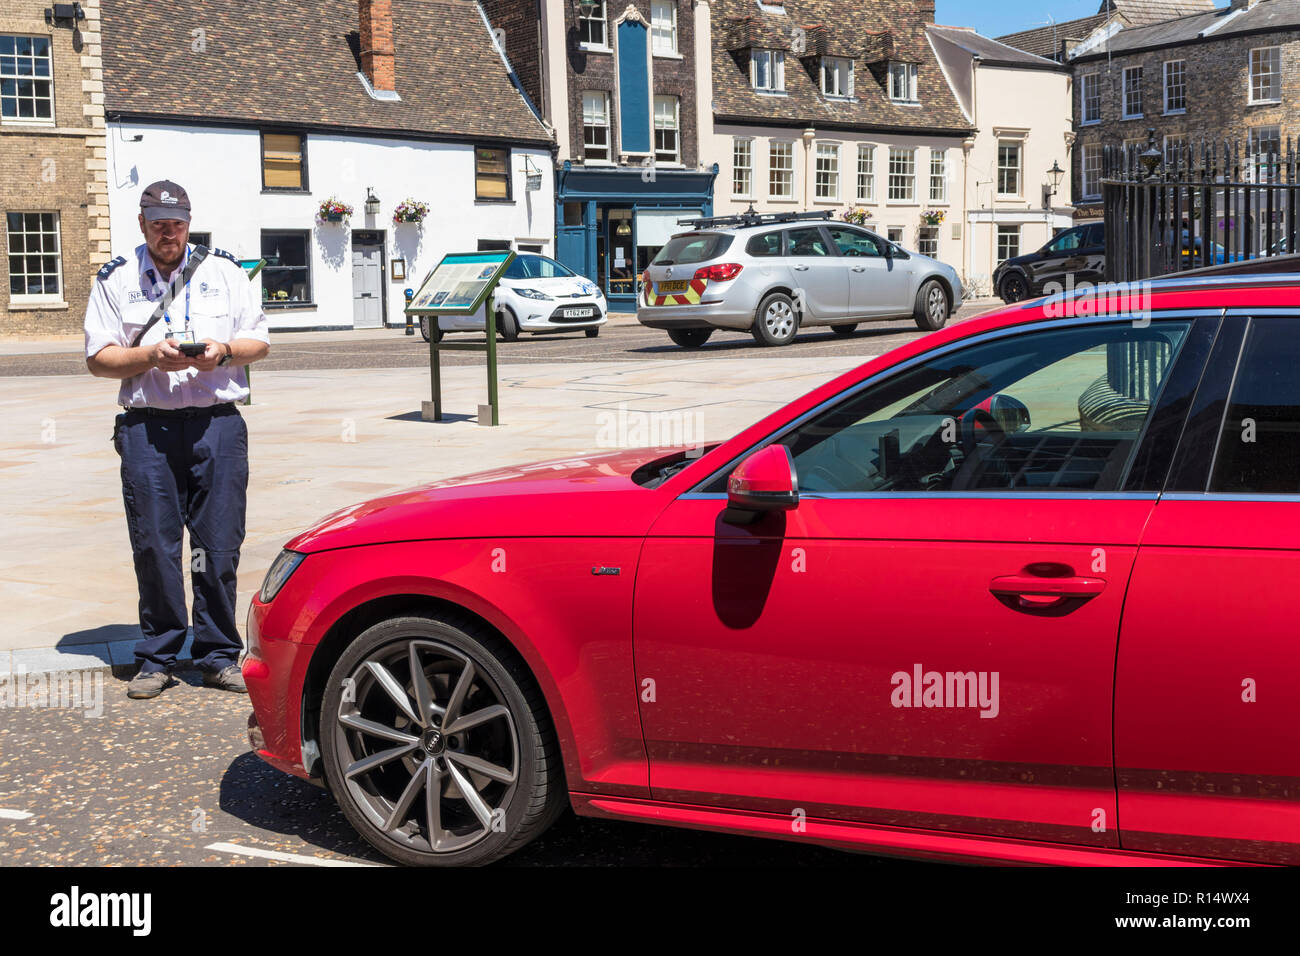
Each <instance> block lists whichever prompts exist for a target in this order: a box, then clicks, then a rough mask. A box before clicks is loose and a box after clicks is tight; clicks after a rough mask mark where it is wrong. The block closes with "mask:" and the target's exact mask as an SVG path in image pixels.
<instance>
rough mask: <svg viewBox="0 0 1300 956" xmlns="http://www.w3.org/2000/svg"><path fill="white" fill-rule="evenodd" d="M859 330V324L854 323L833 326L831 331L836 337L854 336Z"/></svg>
mask: <svg viewBox="0 0 1300 956" xmlns="http://www.w3.org/2000/svg"><path fill="white" fill-rule="evenodd" d="M857 329H858V323H856V322H854V323H853V324H852V325H832V326H831V331H832V332H834V333H835V334H836V335H852V334H853V333H854V332H856V331H857Z"/></svg>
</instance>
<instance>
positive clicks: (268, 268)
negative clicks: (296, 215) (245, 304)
mask: <svg viewBox="0 0 1300 956" xmlns="http://www.w3.org/2000/svg"><path fill="white" fill-rule="evenodd" d="M268 235H275V236H296V237H298V238H301V239H302V242H303V252H304V260H305V265H302V266H284V265H278V266H273V265H270V264H267V265H265V266H263V267H262V270H261V272H260V273H259V275H260V276H261V279H260V280H259V282H258V287H259V289H265V288H266V286H265V285H264V284H263V283H264V282H265V279H266V277H267V276H268V275H270V274H271V273H273V272H275V271H277V270H280V269H292V270H298V269H305V270H306V274H307V281H306V283H305V284H306V287H307V298H306V300H303V301H299V302H294V301H292V300H288V301H285V302H280V301H278V300H275V299H268V298H266V297H265V295H263V296H262V300H261V303H262V311H266V310H267V309H268V308H270V309H277V310H278V309H306V308H315V307H316V304H317V303H316V286H315V281H314V280H315V275H314V270H313V269H312V234H311V230H310V229H259V230H258V233H257V241H258V246H257V248H258V254H259V255H261V256H265V253H264V252H262V249H263V248H264V245H263V244H264V243H265V241H266V237H267V236H268Z"/></svg>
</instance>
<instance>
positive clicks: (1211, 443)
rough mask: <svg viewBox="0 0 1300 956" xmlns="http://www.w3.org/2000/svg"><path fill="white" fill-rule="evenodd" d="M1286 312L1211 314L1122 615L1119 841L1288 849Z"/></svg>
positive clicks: (1290, 856) (1298, 532) (1290, 699)
mask: <svg viewBox="0 0 1300 956" xmlns="http://www.w3.org/2000/svg"><path fill="white" fill-rule="evenodd" d="M1297 323H1300V316H1293V315H1273V316H1256V317H1253V318H1247V317H1245V316H1241V315H1237V316H1230V317H1228V318H1227V319H1226V320H1225V322H1224V328H1223V331H1222V332H1221V334H1220V337H1219V342H1218V343H1217V344H1216V346H1215V352H1214V356H1213V358H1212V361H1211V365H1210V367H1209V368H1208V370H1207V372H1206V376H1205V381H1204V382H1202V384H1201V387H1200V389H1199V391H1198V392H1197V395H1196V402H1195V406H1194V408H1193V412H1192V415H1191V417H1190V419H1189V421H1188V425H1187V429H1186V432H1185V434H1184V437H1183V440H1182V443H1181V445H1180V447H1179V451H1178V458H1177V461H1176V464H1175V466H1174V469H1173V473H1172V475H1171V477H1170V481H1169V489H1168V490H1167V491H1166V492H1165V494H1164V495H1163V496H1162V497H1161V499H1160V503H1159V504H1158V505H1157V506H1156V508H1155V510H1154V513H1153V514H1152V518H1151V524H1150V527H1149V529H1148V531H1147V533H1146V536H1145V538H1144V540H1143V542H1142V546H1141V549H1140V550H1139V552H1138V557H1137V561H1136V563H1135V565H1134V569H1133V580H1132V583H1131V584H1130V587H1129V599H1128V604H1127V606H1126V608H1125V612H1124V623H1123V628H1122V629H1121V632H1120V642H1119V659H1118V665H1117V668H1116V688H1115V759H1116V771H1117V779H1118V783H1119V810H1120V827H1121V836H1122V840H1123V845H1124V846H1125V847H1126V848H1132V849H1135V850H1155V851H1162V852H1167V853H1180V854H1190V855H1195V856H1203V857H1223V858H1230V859H1237V860H1249V861H1255V862H1263V863H1289V864H1292V865H1295V864H1298V863H1300V624H1298V623H1297V613H1296V585H1295V582H1296V581H1297V580H1300V336H1297V329H1298V325H1297Z"/></svg>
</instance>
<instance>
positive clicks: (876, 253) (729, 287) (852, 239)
mask: <svg viewBox="0 0 1300 956" xmlns="http://www.w3.org/2000/svg"><path fill="white" fill-rule="evenodd" d="M687 225H689V226H690V227H691V228H690V231H689V232H682V233H678V234H677V235H675V236H673V237H672V238H671V239H669V240H668V244H667V245H665V246H664V247H663V248H662V249H661V250H660V251H659V254H658V255H657V256H655V258H654V260H653V261H652V262H651V263H650V265H649V267H648V268H647V269H646V270H645V273H644V274H643V275H642V277H641V279H642V288H641V294H640V296H639V297H638V299H637V310H636V317H637V320H638V321H639V322H640V323H641V324H642V325H644V326H647V327H649V328H652V329H663V330H665V331H666V332H667V333H668V337H669V338H671V339H672V340H673V341H674V342H675V343H677V344H678V345H680V346H682V347H683V348H698V347H699V346H701V345H703V344H704V343H705V342H707V341H708V339H709V336H711V335H712V334H713V332H714V330H715V329H731V330H734V331H738V332H751V333H753V336H754V338H755V339H757V340H758V341H759V342H760V343H761V344H763V345H786V344H787V343H789V342H791V341H792V340H793V339H794V337H795V334H796V333H797V332H798V331H799V328H800V326H805V327H807V326H822V325H825V326H830V328H831V330H832V331H834V332H839V333H841V334H845V335H847V334H848V333H850V332H852V331H853V329H854V328H855V327H856V326H857V324H858V323H859V322H879V321H887V320H892V319H901V318H908V317H911V318H914V319H915V320H916V324H917V325H918V326H920V327H921V328H922V329H925V330H927V331H932V330H934V329H939V328H942V327H943V325H944V323H945V322H947V321H948V316H950V315H952V313H953V312H955V311H956V310H957V309H958V308H960V307H961V302H962V285H961V280H960V279H959V278H958V277H957V273H956V271H955V270H954V269H953V268H952V267H951V266H949V265H945V264H944V263H942V262H939V261H938V260H936V259H931V258H930V257H929V256H923V255H920V254H919V253H916V252H909V251H907V250H904V249H903V248H902V247H901V246H898V245H897V244H895V243H892V242H890V241H889V240H887V239H883V238H881V237H880V236H878V235H876V234H875V233H874V232H872V231H871V230H869V229H865V228H863V227H861V226H855V225H852V224H850V223H845V222H838V221H831V220H830V213H829V212H816V213H776V214H771V215H759V214H753V213H745V214H742V215H739V216H729V217H719V218H713V219H694V220H689V221H688V222H687Z"/></svg>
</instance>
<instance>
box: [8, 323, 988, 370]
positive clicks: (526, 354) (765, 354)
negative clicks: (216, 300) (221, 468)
mask: <svg viewBox="0 0 1300 956" xmlns="http://www.w3.org/2000/svg"><path fill="white" fill-rule="evenodd" d="M990 308H991V307H990V306H984V307H982V308H981V307H968V308H963V309H962V310H961V311H960V312H959V313H958V314H957V316H956V317H954V318H953V319H951V320H950V321H951V322H964V321H967V320H969V319H971V318H973V317H974V316H976V315H979V314H980V313H981V312H984V311H989V309H990ZM920 334H921V332H920V330H918V329H917V327H916V324H915V323H913V322H912V321H911V320H910V319H909V320H905V321H902V322H882V323H864V324H862V325H860V326H858V329H857V331H856V332H855V333H854V334H852V335H848V336H842V335H836V334H835V333H834V332H831V331H830V330H829V329H810V330H809V331H807V332H801V333H800V334H799V335H798V336H796V338H795V341H794V342H793V343H791V344H790V345H787V346H784V347H782V348H767V347H764V346H761V345H759V344H758V343H757V342H755V341H754V339H753V337H752V336H751V335H750V334H749V333H748V332H715V333H714V335H713V337H712V338H711V339H710V340H709V341H708V342H707V343H706V344H705V345H704V346H703V347H702V348H699V349H683V348H679V347H678V346H676V345H674V344H673V343H672V342H670V341H669V340H668V334H667V333H666V332H661V331H658V330H656V329H647V328H645V327H644V326H642V325H638V324H636V323H635V322H633V321H630V319H629V318H628V317H626V316H617V317H615V319H614V320H613V321H611V322H610V323H609V324H608V325H606V326H605V327H604V328H602V329H601V332H600V335H599V336H598V337H597V338H594V339H589V338H587V337H586V336H585V335H584V334H582V333H581V332H577V333H571V332H566V333H547V334H544V335H524V336H522V337H521V338H520V339H519V340H518V341H517V342H498V352H497V361H498V362H500V363H502V364H514V365H518V364H540V363H547V362H620V361H621V362H643V361H645V360H647V359H698V358H700V357H702V356H709V357H712V358H730V359H745V358H765V359H768V358H796V357H797V358H808V357H816V356H820V355H861V356H864V357H868V356H872V355H880V354H882V353H883V352H887V351H889V350H890V349H892V348H896V347H897V346H899V345H902V344H903V343H904V342H907V341H910V340H911V339H914V338H916V337H917V336H918V335H920ZM443 341H445V342H449V343H451V342H483V341H484V336H482V335H481V334H475V333H466V332H459V333H452V334H449V335H448V336H447V337H446V338H445V339H444V340H443ZM441 360H442V364H443V365H444V366H450V365H480V364H482V363H483V361H484V357H483V353H482V352H463V351H448V352H443V353H442V359H441ZM428 364H429V349H428V345H427V344H426V343H425V341H424V339H423V338H421V337H420V335H419V333H418V332H417V333H416V335H414V336H407V335H405V334H404V333H403V332H402V331H401V330H399V329H393V330H390V331H387V332H379V333H377V334H376V336H375V337H373V338H366V339H364V340H358V339H356V338H353V337H349V338H348V339H346V340H344V339H340V340H339V341H336V342H331V341H329V340H328V339H325V338H322V337H320V336H313V337H312V338H310V339H304V338H296V337H295V335H294V334H293V333H291V332H284V333H277V334H275V335H274V336H273V343H272V348H271V354H270V355H268V356H267V357H266V358H265V359H263V360H262V361H261V362H258V363H257V366H256V370H255V373H254V374H256V371H262V370H266V371H274V370H287V369H320V368H331V369H342V368H407V367H427V365H428ZM85 374H87V373H86V363H85V361H84V359H83V358H82V356H81V353H80V352H69V351H63V352H38V353H32V354H26V355H0V377H5V376H20V375H85Z"/></svg>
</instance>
